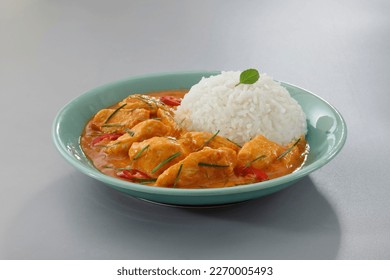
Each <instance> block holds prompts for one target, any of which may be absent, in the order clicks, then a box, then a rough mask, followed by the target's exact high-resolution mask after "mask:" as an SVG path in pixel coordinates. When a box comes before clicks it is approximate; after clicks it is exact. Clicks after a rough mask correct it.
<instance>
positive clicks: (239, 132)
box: [175, 71, 307, 145]
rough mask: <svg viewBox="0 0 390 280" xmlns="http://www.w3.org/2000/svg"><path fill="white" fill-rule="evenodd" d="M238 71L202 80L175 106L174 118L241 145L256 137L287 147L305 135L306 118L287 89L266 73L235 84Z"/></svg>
mask: <svg viewBox="0 0 390 280" xmlns="http://www.w3.org/2000/svg"><path fill="white" fill-rule="evenodd" d="M240 74H241V72H240V71H226V72H222V73H221V74H219V75H216V76H211V77H208V78H204V77H203V78H202V79H201V80H200V82H199V83H197V84H196V85H194V86H192V87H191V89H190V91H189V92H188V93H187V94H186V95H185V96H184V98H183V100H182V102H181V105H180V106H178V108H177V111H176V114H175V119H176V121H177V122H178V123H181V124H182V125H183V126H184V127H185V128H186V129H187V130H190V131H208V132H211V133H216V132H217V131H218V130H219V131H220V132H219V134H218V135H220V136H224V137H226V138H228V139H230V140H232V141H234V142H236V143H238V144H240V145H243V144H244V143H245V142H247V141H249V140H250V139H251V138H253V137H255V136H256V135H258V134H262V135H264V136H265V137H267V138H268V139H270V140H271V141H274V142H276V143H279V144H281V145H286V144H288V143H290V142H291V141H293V140H294V139H298V138H299V137H300V136H302V135H305V134H306V132H307V127H306V116H305V113H304V112H303V110H302V108H301V106H300V105H299V104H298V102H297V101H296V100H295V99H293V98H292V97H291V96H290V94H289V92H288V91H287V89H286V88H284V87H283V86H282V85H280V83H279V82H276V81H274V80H273V79H272V78H271V77H270V76H268V75H267V74H265V73H261V74H260V78H259V80H258V81H257V82H255V83H254V84H250V85H247V84H240V85H238V86H236V84H237V83H238V82H239V80H240Z"/></svg>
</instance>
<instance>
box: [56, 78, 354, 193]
mask: <svg viewBox="0 0 390 280" xmlns="http://www.w3.org/2000/svg"><path fill="white" fill-rule="evenodd" d="M220 72H221V71H178V72H161V73H151V74H144V75H138V76H131V77H127V78H123V79H119V80H116V81H112V82H109V83H106V84H103V85H100V86H97V87H95V88H92V89H90V90H88V91H86V92H84V93H82V94H80V95H79V96H77V97H75V98H73V99H72V100H71V101H69V102H68V103H66V104H65V105H64V106H63V107H62V108H61V109H60V110H59V111H58V113H57V114H56V116H55V118H54V121H53V123H52V140H53V142H54V145H55V147H56V149H57V150H58V151H59V152H60V154H61V155H62V157H64V158H65V159H66V160H67V161H68V162H69V163H70V164H71V165H72V166H73V167H75V168H76V169H77V170H79V171H81V172H82V173H84V174H86V175H88V176H90V177H92V178H94V179H96V180H98V181H100V182H103V183H105V184H108V185H110V186H115V188H117V189H124V190H128V191H132V192H137V193H145V194H154V195H164V196H221V195H223V196H225V195H234V194H239V193H240V194H241V193H248V192H255V191H261V190H265V189H269V188H272V187H275V186H279V185H282V184H287V183H291V182H295V181H296V180H298V179H300V178H302V177H305V176H306V175H308V174H310V173H312V172H313V171H315V170H317V169H319V168H320V167H322V166H324V165H326V164H327V163H328V162H329V161H331V160H332V159H333V158H334V157H335V156H336V155H337V154H338V153H339V152H340V151H341V150H342V148H343V146H344V145H345V143H346V140H347V125H346V122H345V120H344V118H343V116H342V115H341V113H340V112H339V111H338V110H337V109H336V108H335V107H334V106H333V105H332V104H330V103H329V102H328V101H326V100H325V99H323V98H322V97H320V96H318V95H317V94H315V93H313V92H311V91H309V90H306V89H304V88H302V87H299V86H296V85H294V84H292V83H288V82H284V81H278V82H280V83H281V84H282V85H283V86H284V85H287V86H289V87H293V88H295V89H297V90H299V91H302V92H303V93H304V94H309V95H312V96H313V97H315V98H316V99H318V100H319V101H320V102H323V103H324V104H325V105H327V106H328V107H329V108H330V109H331V110H332V112H333V113H334V114H335V115H336V116H337V118H338V119H339V121H340V124H341V136H340V140H339V141H338V142H337V143H335V145H334V146H333V147H332V150H331V152H330V153H329V152H328V153H327V154H326V156H325V157H324V158H321V159H319V160H318V161H315V162H313V163H312V164H310V166H307V167H305V168H304V169H301V170H298V171H296V172H293V173H291V174H288V175H285V176H282V177H279V178H275V179H272V180H269V181H264V182H258V183H252V184H246V185H239V186H232V187H226V188H210V189H206V188H199V189H179V188H165V187H158V186H145V185H141V184H135V183H132V182H128V181H124V180H121V179H118V178H114V177H110V176H108V175H105V174H103V173H101V172H100V171H99V170H98V169H92V168H87V167H85V166H84V165H82V164H80V162H79V161H78V160H76V159H75V158H74V157H73V156H72V155H70V154H69V151H68V150H67V149H66V147H65V146H64V143H63V142H62V141H61V137H60V134H59V133H58V130H59V128H60V124H61V120H62V119H63V117H64V114H65V113H66V111H67V110H69V109H70V108H71V106H73V104H74V103H77V102H78V101H80V100H82V99H84V98H87V97H89V95H94V94H97V93H96V92H100V91H102V90H104V89H107V88H110V87H113V86H115V85H118V84H121V83H128V82H131V81H134V80H139V79H145V78H147V79H149V78H153V77H160V78H161V77H163V76H166V77H168V76H178V75H199V76H202V75H203V76H207V75H208V76H210V75H215V74H218V73H220ZM275 81H277V80H275ZM79 144H80V143H79V141H78V145H79ZM84 156H85V155H84Z"/></svg>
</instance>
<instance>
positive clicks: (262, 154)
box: [237, 135, 285, 170]
mask: <svg viewBox="0 0 390 280" xmlns="http://www.w3.org/2000/svg"><path fill="white" fill-rule="evenodd" d="M284 150H285V149H284V148H283V146H281V145H279V144H277V143H275V142H272V141H270V140H268V139H267V138H265V137H264V136H263V135H258V136H256V137H255V138H253V139H252V140H250V141H249V142H246V143H245V144H244V146H243V147H242V148H241V150H240V151H239V152H238V155H237V165H238V166H245V167H249V166H252V167H254V168H257V169H261V170H263V169H264V168H266V167H267V166H268V165H270V164H271V163H272V162H273V161H274V160H275V159H276V158H277V157H278V156H279V155H280V154H281V153H283V151H284Z"/></svg>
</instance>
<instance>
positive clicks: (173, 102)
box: [160, 95, 181, 106]
mask: <svg viewBox="0 0 390 280" xmlns="http://www.w3.org/2000/svg"><path fill="white" fill-rule="evenodd" d="M160 101H161V102H162V103H164V104H166V105H168V106H179V105H180V104H181V100H180V99H179V98H176V97H174V96H170V95H166V96H161V97H160Z"/></svg>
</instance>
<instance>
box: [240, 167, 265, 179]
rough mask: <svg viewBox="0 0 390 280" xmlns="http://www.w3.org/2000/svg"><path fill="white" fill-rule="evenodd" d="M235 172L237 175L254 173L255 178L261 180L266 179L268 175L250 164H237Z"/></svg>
mask: <svg viewBox="0 0 390 280" xmlns="http://www.w3.org/2000/svg"><path fill="white" fill-rule="evenodd" d="M235 173H236V175H238V176H243V177H245V176H247V175H254V176H255V178H256V180H258V181H260V182H262V181H265V180H268V175H267V173H265V172H264V171H263V170H260V169H258V168H254V167H252V166H248V167H245V166H239V167H236V168H235Z"/></svg>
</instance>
